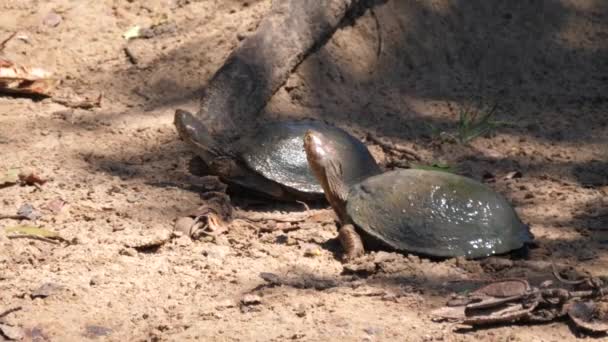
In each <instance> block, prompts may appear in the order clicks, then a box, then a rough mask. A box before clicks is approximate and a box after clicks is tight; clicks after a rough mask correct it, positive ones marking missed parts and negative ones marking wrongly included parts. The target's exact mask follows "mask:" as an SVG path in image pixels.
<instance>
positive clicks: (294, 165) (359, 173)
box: [174, 109, 379, 201]
mask: <svg viewBox="0 0 608 342" xmlns="http://www.w3.org/2000/svg"><path fill="white" fill-rule="evenodd" d="M174 124H175V126H176V128H177V131H178V134H179V135H180V137H181V138H182V139H183V140H184V141H185V142H186V143H187V144H188V145H189V146H190V148H191V149H192V150H193V151H194V152H195V153H196V154H197V155H198V156H199V157H201V159H202V160H203V161H204V162H205V164H206V166H207V168H208V171H209V173H210V174H213V175H215V176H218V177H219V178H220V179H221V180H222V181H224V182H226V183H227V184H229V185H233V186H236V187H239V188H244V189H247V190H251V191H253V192H255V193H257V194H259V195H262V196H264V197H269V198H272V199H277V200H284V201H298V200H303V201H314V200H323V199H324V198H325V197H324V194H323V188H322V187H321V185H320V184H319V183H318V181H317V179H316V178H315V176H314V175H313V174H312V171H311V170H310V168H309V166H308V162H307V159H306V153H305V151H304V147H303V146H302V139H303V136H304V133H306V131H307V130H309V129H314V130H315V131H318V132H323V133H324V134H325V135H326V136H328V137H331V139H332V141H333V142H334V144H335V145H336V146H337V148H339V149H340V155H341V157H342V158H344V159H345V160H344V162H346V161H348V163H349V164H350V165H353V167H355V168H356V169H355V171H354V172H352V173H349V174H345V175H344V177H345V179H348V181H349V182H350V181H353V182H354V181H357V180H359V179H360V178H361V177H363V176H364V175H367V174H369V173H374V172H379V168H378V166H377V165H376V163H375V162H373V161H374V159H373V157H372V155H371V154H370V152H369V150H368V149H367V147H366V146H365V144H363V143H362V142H361V141H360V140H358V139H357V138H355V137H353V136H352V135H351V134H349V133H347V132H346V131H344V130H343V129H340V128H338V127H335V126H333V125H330V124H326V123H323V122H320V121H315V120H299V121H298V120H283V121H273V122H266V123H263V125H261V126H260V127H256V129H253V130H247V131H246V132H245V133H243V134H242V136H240V137H238V138H237V139H236V140H235V141H233V142H230V143H220V141H221V138H222V137H221V136H220V137H219V138H220V139H216V138H217V137H216V136H213V135H212V134H210V133H209V132H210V130H208V129H207V127H206V126H205V124H204V123H203V122H202V121H201V120H199V119H197V118H196V117H195V116H194V115H192V114H191V113H189V112H187V111H184V110H180V109H178V110H176V112H175V118H174Z"/></svg>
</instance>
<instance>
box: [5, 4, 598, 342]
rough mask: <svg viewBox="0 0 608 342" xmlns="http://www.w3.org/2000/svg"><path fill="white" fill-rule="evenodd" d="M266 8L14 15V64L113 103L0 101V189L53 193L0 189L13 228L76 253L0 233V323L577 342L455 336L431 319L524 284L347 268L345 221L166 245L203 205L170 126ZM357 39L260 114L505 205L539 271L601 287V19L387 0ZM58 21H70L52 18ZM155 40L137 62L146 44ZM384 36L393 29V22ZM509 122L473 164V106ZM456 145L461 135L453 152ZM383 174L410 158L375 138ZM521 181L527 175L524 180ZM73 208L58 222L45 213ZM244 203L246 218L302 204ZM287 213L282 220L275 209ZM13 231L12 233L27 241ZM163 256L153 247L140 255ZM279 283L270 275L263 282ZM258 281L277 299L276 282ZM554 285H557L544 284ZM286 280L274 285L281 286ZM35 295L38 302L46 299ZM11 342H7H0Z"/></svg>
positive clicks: (9, 20) (354, 32)
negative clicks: (434, 171) (465, 126)
mask: <svg viewBox="0 0 608 342" xmlns="http://www.w3.org/2000/svg"><path fill="white" fill-rule="evenodd" d="M269 6H270V1H255V0H250V1H235V0H222V1H211V0H198V1H197V0H193V1H188V0H186V1H182V0H155V1H139V0H132V1H118V0H116V1H111V0H102V1H68V0H49V1H36V0H3V1H0V38H3V37H6V36H8V35H9V34H10V33H11V32H14V31H18V36H19V37H17V38H14V39H12V40H11V41H9V42H8V44H7V45H6V47H5V49H4V51H3V52H2V54H3V57H5V58H8V59H10V60H13V61H14V62H18V63H22V64H27V65H35V66H42V67H44V68H46V69H48V70H51V71H53V72H55V74H56V75H57V76H58V77H59V78H61V79H62V80H63V81H64V82H63V85H62V87H70V88H72V89H74V90H76V91H82V92H93V93H96V92H103V100H102V106H101V107H100V108H94V109H91V110H84V109H72V108H67V107H65V106H63V105H61V104H58V103H55V102H53V101H51V100H50V99H42V100H41V99H31V98H24V97H10V96H9V97H0V151H1V153H0V172H5V171H6V170H8V169H12V168H19V169H23V170H25V169H27V170H33V171H34V172H36V173H37V174H39V175H41V176H43V177H46V178H48V179H49V182H48V183H46V184H44V185H43V186H42V187H41V188H40V189H39V188H36V187H33V186H10V187H4V188H1V189H0V198H1V201H0V213H4V214H14V213H15V212H16V211H17V209H18V208H19V207H20V206H21V205H23V204H25V203H27V204H31V205H32V206H33V207H34V208H35V209H37V210H38V211H39V212H40V213H41V214H42V216H41V217H40V218H39V219H38V220H37V221H36V222H35V224H37V225H38V226H40V227H44V228H46V229H49V230H52V231H55V232H58V233H59V234H61V236H63V237H64V238H65V239H67V240H70V241H72V244H53V243H49V242H46V241H39V240H32V239H12V238H9V237H8V235H7V234H6V233H5V232H4V231H3V230H2V229H0V312H2V311H4V310H6V309H10V308H14V307H21V308H22V309H21V310H19V311H16V312H13V313H10V314H8V315H6V316H5V317H3V318H2V321H3V322H4V324H5V325H10V326H13V327H16V328H18V330H19V331H20V332H21V333H22V334H23V335H24V338H25V340H31V341H34V340H35V341H81V340H87V339H96V340H107V341H144V340H149V341H170V340H174V341H176V340H180V341H181V340H194V339H198V340H218V341H224V340H227V341H228V340H235V341H268V340H273V341H284V340H290V339H291V340H302V341H318V340H325V341H327V340H329V341H334V340H335V341H337V340H340V341H361V340H363V341H388V340H400V341H478V340H479V341H565V340H573V339H575V338H576V337H577V336H582V335H581V334H580V333H579V332H578V331H577V330H576V329H573V328H571V327H570V326H568V325H567V324H566V323H565V322H563V321H558V322H553V323H549V324H545V325H533V326H526V325H514V326H502V327H495V328H492V329H482V330H474V331H466V332H455V331H454V326H452V325H451V324H448V323H435V322H433V321H431V319H430V317H429V314H428V312H429V310H430V309H433V308H435V307H437V306H439V305H441V304H442V303H443V302H444V301H445V299H446V298H448V296H449V294H450V293H452V292H455V291H459V290H462V284H465V283H466V282H467V281H473V280H480V279H490V278H493V277H500V276H527V275H529V274H530V270H525V269H522V270H515V269H513V270H506V271H501V272H500V273H496V272H493V271H489V270H486V269H484V268H482V267H481V266H480V264H479V262H476V261H462V260H447V261H443V262H434V261H429V260H425V259H420V258H417V257H414V256H401V255H397V254H391V253H373V254H370V255H369V256H368V257H367V258H368V259H369V260H368V261H369V262H368V264H369V265H372V266H370V267H368V268H366V269H365V271H364V272H354V273H353V270H352V269H350V268H348V267H345V266H344V265H343V264H342V263H340V262H339V259H338V257H339V254H340V247H339V244H338V243H337V242H336V240H335V237H336V226H335V224H334V222H333V217H332V213H331V211H329V210H327V209H326V208H316V209H312V211H311V212H310V213H308V214H309V215H308V218H307V219H306V220H304V221H299V222H295V223H288V224H285V223H282V222H276V221H274V222H264V221H261V222H257V223H256V225H255V226H251V225H245V224H234V225H233V226H232V227H231V228H230V229H229V231H228V232H226V233H225V234H222V235H221V236H219V237H217V238H214V239H207V240H202V241H191V240H190V239H189V238H187V237H185V236H175V235H171V234H170V231H171V229H172V227H173V223H174V219H175V217H177V216H178V215H180V214H182V213H184V212H186V211H187V210H190V209H192V208H194V207H196V206H197V205H198V204H199V203H200V202H201V200H200V198H199V192H198V190H199V189H197V188H196V186H192V185H191V184H192V182H193V180H194V179H193V177H192V176H191V175H190V174H189V171H188V163H189V161H190V159H191V158H192V154H191V153H190V152H189V151H188V149H187V148H186V146H185V145H184V144H183V143H182V142H181V141H179V140H178V138H177V135H176V133H175V130H174V128H173V126H172V116H173V111H174V109H175V108H177V107H182V108H187V109H195V108H196V90H197V89H198V88H199V87H200V86H201V85H203V84H204V83H205V82H206V80H208V79H209V78H210V76H211V75H212V74H213V73H214V71H215V70H216V69H217V68H219V67H220V66H221V64H222V62H223V60H224V59H225V58H226V56H227V55H228V54H229V53H230V51H232V50H233V49H234V48H235V47H236V46H237V45H238V43H239V40H240V39H243V38H244V37H246V36H247V34H249V33H250V32H252V31H253V30H255V27H256V25H257V23H258V22H259V21H260V19H261V18H262V17H263V16H264V14H265V13H266V12H267V11H268V9H269ZM375 12H376V18H377V19H378V20H377V21H376V20H375V19H374V18H373V16H371V15H370V14H369V13H367V14H365V15H363V16H362V17H361V18H359V20H357V21H356V22H355V23H352V25H351V24H345V25H344V26H343V27H341V28H340V30H339V31H338V32H337V33H336V34H335V35H334V36H333V37H332V38H331V39H330V40H329V41H328V43H327V44H326V45H325V46H323V47H322V48H320V49H319V50H318V51H316V52H315V53H314V54H313V55H312V56H310V58H308V59H307V60H306V61H305V62H304V63H303V64H302V65H300V66H299V68H298V69H297V71H296V72H295V73H294V74H293V75H292V77H291V78H290V79H289V81H288V82H287V84H286V85H285V87H283V88H281V89H280V90H279V92H278V93H277V94H276V95H275V96H274V97H273V99H272V101H271V102H270V103H269V105H268V106H267V108H266V110H265V114H264V115H266V116H267V117H313V118H322V119H324V120H326V121H329V122H332V123H335V124H337V125H339V126H341V127H343V128H346V129H348V130H349V131H351V132H352V133H353V134H355V135H357V136H359V137H361V138H365V137H366V135H367V134H368V133H371V134H373V135H374V136H378V137H384V138H386V139H390V140H391V141H393V142H396V143H400V144H402V145H404V146H407V147H409V148H410V149H413V150H414V151H416V154H418V156H419V157H420V159H421V161H419V163H425V164H431V163H437V162H441V163H447V164H450V165H452V166H454V167H457V169H458V170H459V172H460V173H462V174H466V175H469V176H471V177H473V178H476V179H479V180H482V181H484V182H485V183H487V184H489V185H490V186H491V187H493V188H495V189H496V190H498V191H500V192H502V193H504V194H505V195H506V196H507V197H508V198H509V199H510V200H511V201H512V203H513V204H514V206H515V207H516V209H517V211H518V212H519V213H520V214H521V216H522V218H523V219H524V220H525V221H526V222H527V223H529V224H530V226H531V227H532V231H533V233H534V234H535V235H536V237H537V240H538V244H539V247H538V248H536V249H534V250H532V253H531V258H532V259H533V260H555V261H556V262H560V263H565V264H571V265H577V266H578V267H581V268H583V269H585V270H587V271H588V272H591V273H592V274H601V273H602V271H605V265H606V264H607V262H608V251H607V248H608V206H607V202H608V198H607V192H608V163H607V158H608V144H607V143H608V116H607V114H608V91H607V89H608V63H607V61H608V5H607V4H606V3H605V2H604V1H594V0H569V1H566V0H562V1H557V0H555V1H527V2H525V3H524V2H519V1H513V2H507V1H483V2H482V1H477V2H468V1H459V0H458V1H447V0H433V1H413V0H407V1H406V0H400V1H397V0H389V1H388V2H387V3H386V4H383V5H379V6H378V7H377V8H376V10H375ZM57 16H59V17H60V19H57ZM159 23H160V24H161V25H160V26H159V27H160V28H159V29H157V30H155V31H154V32H153V34H152V37H151V38H149V39H140V40H133V41H131V42H130V43H129V44H128V49H129V53H130V56H128V55H127V54H126V53H125V47H127V43H126V42H125V40H124V39H123V38H122V34H123V33H124V32H125V31H127V30H128V29H129V28H130V27H132V26H133V25H140V26H142V27H149V26H150V25H154V24H159ZM378 23H380V25H378ZM480 101H482V102H484V103H493V102H498V103H499V104H500V110H499V112H498V114H497V119H500V120H502V121H505V122H507V123H508V125H505V126H501V127H499V128H498V129H497V130H496V131H495V132H494V133H493V134H491V135H490V136H486V137H481V138H478V139H475V140H474V141H473V142H471V143H470V144H469V145H462V144H458V143H455V142H453V141H452V140H450V139H449V138H446V136H447V135H449V134H455V132H456V130H457V120H458V113H457V112H458V108H459V106H462V105H468V104H470V105H472V106H476V105H478V104H479V103H480ZM441 132H446V133H447V134H446V133H443V134H442V133H441ZM367 143H368V145H369V147H370V150H372V151H373V153H374V155H375V156H376V157H377V159H378V160H379V161H380V162H381V163H383V165H384V166H385V167H387V168H390V167H393V166H395V165H407V164H408V163H409V162H410V161H411V159H408V158H407V156H404V155H401V154H399V153H394V152H391V151H389V150H383V149H382V148H381V147H380V146H378V145H375V144H373V143H372V142H371V141H369V140H368V141H367ZM514 171H518V172H519V173H520V174H521V177H510V176H509V175H512V172H514ZM57 199H61V200H63V201H65V202H66V205H65V206H64V208H63V209H62V210H61V211H60V212H59V213H55V212H52V211H51V210H50V209H48V208H47V207H49V204H51V207H52V203H57V202H56V201H57ZM234 203H235V204H236V205H237V206H239V207H240V208H241V210H243V211H246V212H247V213H249V215H255V214H256V213H260V212H266V211H272V212H274V214H276V215H279V214H280V215H282V216H281V217H283V218H289V217H290V215H291V217H295V216H294V215H303V214H302V211H303V210H304V209H303V206H302V205H293V206H291V205H278V204H274V203H261V204H260V203H259V202H256V201H254V200H252V199H250V198H248V195H247V194H246V193H242V194H237V195H236V196H235V197H234ZM279 211H280V212H279ZM18 223H19V222H16V221H13V220H2V221H0V227H9V226H13V225H16V224H18ZM154 239H160V240H161V241H165V243H164V244H162V245H161V246H160V247H159V248H133V247H134V246H135V247H137V246H140V245H145V244H146V243H149V242H150V241H153V240H154ZM269 274H270V275H269ZM262 276H264V277H265V278H266V280H264V279H263V277H262ZM546 276H547V277H549V276H548V275H546ZM269 278H270V279H275V280H276V279H281V280H280V281H277V282H274V283H273V282H272V281H271V282H269V281H268V279H269ZM41 287H42V288H41ZM1 339H2V337H0V340H1Z"/></svg>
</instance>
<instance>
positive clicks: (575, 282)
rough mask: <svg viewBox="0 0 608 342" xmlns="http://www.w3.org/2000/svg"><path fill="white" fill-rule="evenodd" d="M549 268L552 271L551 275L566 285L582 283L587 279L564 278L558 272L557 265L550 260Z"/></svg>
mask: <svg viewBox="0 0 608 342" xmlns="http://www.w3.org/2000/svg"><path fill="white" fill-rule="evenodd" d="M551 270H552V272H553V276H554V277H555V278H556V279H557V280H559V281H560V282H562V283H564V284H568V285H579V284H582V283H584V282H586V281H587V279H580V280H568V279H564V278H563V277H562V276H561V275H560V274H559V271H558V270H557V267H556V266H555V263H554V262H551Z"/></svg>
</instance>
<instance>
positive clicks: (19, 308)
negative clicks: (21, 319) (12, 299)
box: [0, 306, 23, 318]
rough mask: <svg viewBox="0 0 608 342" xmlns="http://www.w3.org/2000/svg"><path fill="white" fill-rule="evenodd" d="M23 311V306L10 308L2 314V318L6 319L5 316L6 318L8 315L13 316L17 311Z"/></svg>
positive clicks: (0, 313) (0, 314)
mask: <svg viewBox="0 0 608 342" xmlns="http://www.w3.org/2000/svg"><path fill="white" fill-rule="evenodd" d="M21 309H23V307H21V306H16V307H14V308H10V309H7V310H4V311H3V312H0V318H2V317H4V316H6V315H8V314H11V313H13V312H15V311H19V310H21Z"/></svg>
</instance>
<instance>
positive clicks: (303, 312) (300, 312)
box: [296, 304, 306, 317]
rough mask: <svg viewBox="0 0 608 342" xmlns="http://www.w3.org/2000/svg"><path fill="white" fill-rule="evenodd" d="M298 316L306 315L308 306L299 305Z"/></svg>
mask: <svg viewBox="0 0 608 342" xmlns="http://www.w3.org/2000/svg"><path fill="white" fill-rule="evenodd" d="M296 316H298V317H304V316H306V306H304V304H300V305H298V308H297V309H296Z"/></svg>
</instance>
